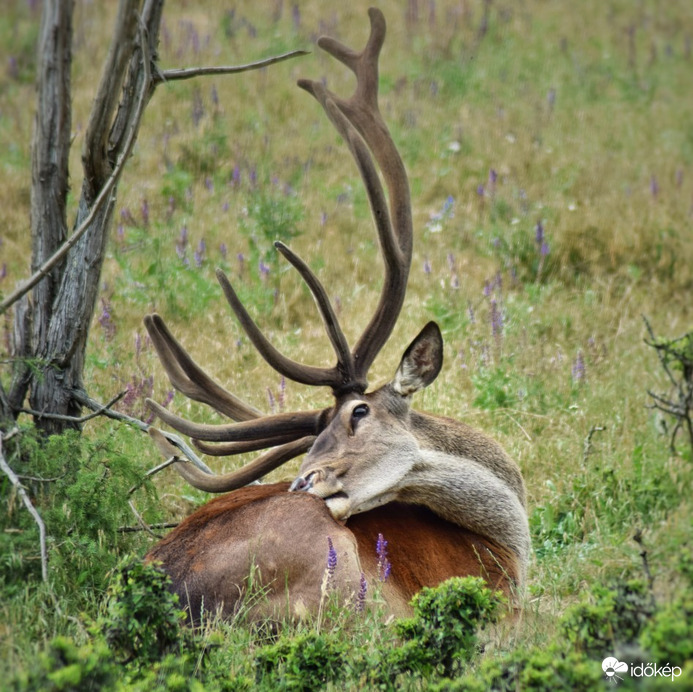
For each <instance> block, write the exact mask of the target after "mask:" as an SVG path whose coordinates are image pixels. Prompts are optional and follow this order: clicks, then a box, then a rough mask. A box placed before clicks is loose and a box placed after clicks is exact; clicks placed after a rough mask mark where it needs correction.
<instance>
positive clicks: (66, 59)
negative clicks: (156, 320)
mask: <svg viewBox="0 0 693 692" xmlns="http://www.w3.org/2000/svg"><path fill="white" fill-rule="evenodd" d="M73 7H74V2H73V0H67V1H63V0H46V2H45V4H44V13H43V16H42V22H41V38H40V41H39V58H38V63H39V67H38V79H37V90H38V104H37V114H36V125H35V129H34V138H33V142H32V204H31V227H32V244H33V254H32V270H33V271H35V270H36V269H37V268H38V267H39V266H40V265H41V264H42V263H43V262H44V261H45V260H46V259H48V258H49V257H50V256H51V255H52V254H53V253H54V252H55V251H56V250H57V249H58V248H59V247H60V245H61V244H63V243H64V242H65V240H66V238H67V220H66V200H67V192H68V155H69V149H70V126H71V122H70V115H71V91H70V68H71V64H72V48H71V44H72V13H73ZM162 9H163V0H145V2H144V6H143V3H142V0H121V1H120V3H119V7H118V15H117V19H116V25H115V30H114V35H113V39H112V42H111V46H110V50H109V53H108V57H107V59H106V64H105V66H104V70H103V74H102V77H101V81H100V84H99V87H98V90H97V96H96V99H95V102H94V107H93V109H92V113H91V116H90V120H89V124H88V127H87V132H86V137H85V144H84V149H83V153H82V163H83V167H84V178H83V181H82V187H81V194H80V201H79V206H78V212H77V218H76V220H75V225H74V228H77V227H79V225H80V224H81V223H82V222H83V221H84V219H85V218H86V217H87V216H88V214H89V213H90V211H91V210H92V207H93V205H94V201H95V199H96V198H97V196H98V194H99V192H100V191H101V190H102V188H103V187H104V185H105V184H106V182H107V181H108V180H109V178H110V176H111V174H112V173H113V169H114V165H115V162H116V161H117V160H118V158H119V156H120V155H121V154H123V152H124V148H125V147H126V146H127V143H128V140H129V139H131V138H132V137H133V136H136V133H137V131H138V129H139V125H140V120H141V115H142V109H141V108H139V106H140V105H141V104H139V100H140V97H141V95H142V93H143V92H142V90H143V89H145V90H146V99H148V98H149V97H150V96H151V93H152V91H153V88H154V86H153V85H154V82H153V80H152V78H151V64H152V62H151V61H154V60H155V56H156V46H157V43H158V36H159V25H160V20H161V12H162ZM140 31H141V32H142V34H141V35H142V36H143V37H144V38H143V40H144V41H146V44H145V47H146V50H144V51H143V45H142V44H141V42H139V41H138V36H139V35H140ZM144 53H146V55H145V54H144ZM143 60H147V61H150V62H149V64H148V68H147V69H144V67H143ZM145 80H148V83H147V84H145V83H144V81H145ZM115 194H116V187H115V186H114V188H113V190H112V192H111V194H110V196H109V198H108V199H107V200H106V202H105V203H104V204H103V205H102V206H101V207H100V208H99V210H98V212H97V213H96V215H95V216H94V218H93V219H92V221H91V223H90V225H89V230H88V231H87V232H86V233H85V234H84V236H82V237H81V238H80V240H79V241H78V242H77V243H76V244H75V245H74V247H72V248H71V249H70V251H69V252H68V254H67V255H66V257H65V259H64V260H63V261H61V262H60V263H59V264H58V265H57V266H56V267H55V268H54V269H53V270H52V271H51V272H50V274H49V275H48V276H47V277H46V278H45V279H43V280H42V281H41V282H39V283H38V284H37V286H36V287H35V288H34V289H33V292H32V295H31V300H30V301H22V302H21V303H19V304H18V305H17V308H16V311H15V348H14V353H15V356H16V357H17V359H18V360H17V361H16V363H17V365H16V367H15V373H14V379H13V383H12V388H11V390H10V394H9V397H8V400H9V405H10V407H11V408H13V409H14V410H17V409H19V408H21V405H22V402H23V401H24V399H25V397H26V395H27V392H28V393H29V403H30V406H31V408H32V409H33V410H34V411H39V412H42V411H45V412H50V413H57V414H61V415H64V416H72V417H75V418H77V417H79V415H80V413H81V410H82V407H81V404H80V403H79V401H78V400H77V399H76V398H75V392H77V391H81V390H83V388H84V385H83V380H82V376H83V370H84V358H85V352H86V344H87V337H88V335H89V327H90V323H91V318H92V315H93V313H94V308H95V305H96V301H97V298H98V290H99V281H100V277H101V269H102V265H103V259H104V256H105V250H106V242H107V239H108V232H109V230H110V227H111V224H112V220H113V210H114V207H115ZM28 333H30V335H31V338H30V339H28V338H26V337H27V334H28ZM36 425H37V427H38V428H39V429H41V430H42V431H44V432H45V433H48V434H52V433H59V432H62V431H63V430H65V429H66V428H69V427H79V424H78V423H70V422H69V421H64V420H56V419H52V418H51V419H49V418H41V417H38V418H37V420H36Z"/></svg>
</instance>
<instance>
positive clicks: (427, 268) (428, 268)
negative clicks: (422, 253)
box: [423, 257, 431, 274]
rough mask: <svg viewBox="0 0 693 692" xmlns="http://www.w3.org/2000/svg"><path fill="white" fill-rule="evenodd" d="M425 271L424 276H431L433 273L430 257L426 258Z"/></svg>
mask: <svg viewBox="0 0 693 692" xmlns="http://www.w3.org/2000/svg"><path fill="white" fill-rule="evenodd" d="M423 270H424V274H430V273H431V263H430V261H429V259H428V257H424V263H423Z"/></svg>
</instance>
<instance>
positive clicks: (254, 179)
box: [248, 166, 257, 187]
mask: <svg viewBox="0 0 693 692" xmlns="http://www.w3.org/2000/svg"><path fill="white" fill-rule="evenodd" d="M248 177H249V178H250V184H251V185H252V186H253V187H255V185H257V169H256V168H255V166H253V167H252V168H251V169H250V173H249V175H248Z"/></svg>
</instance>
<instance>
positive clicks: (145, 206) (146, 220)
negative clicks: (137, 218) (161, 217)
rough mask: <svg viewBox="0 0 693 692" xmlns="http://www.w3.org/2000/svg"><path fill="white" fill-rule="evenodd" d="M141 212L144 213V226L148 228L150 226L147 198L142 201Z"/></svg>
mask: <svg viewBox="0 0 693 692" xmlns="http://www.w3.org/2000/svg"><path fill="white" fill-rule="evenodd" d="M140 211H141V213H142V224H143V226H144V227H145V228H147V226H149V202H147V198H146V197H145V198H144V199H143V200H142V205H141V207H140Z"/></svg>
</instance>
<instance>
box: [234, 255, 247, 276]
mask: <svg viewBox="0 0 693 692" xmlns="http://www.w3.org/2000/svg"><path fill="white" fill-rule="evenodd" d="M236 259H237V260H238V274H239V275H240V276H242V275H243V270H244V269H245V257H244V256H243V253H242V252H239V253H238V254H237V255H236Z"/></svg>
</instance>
